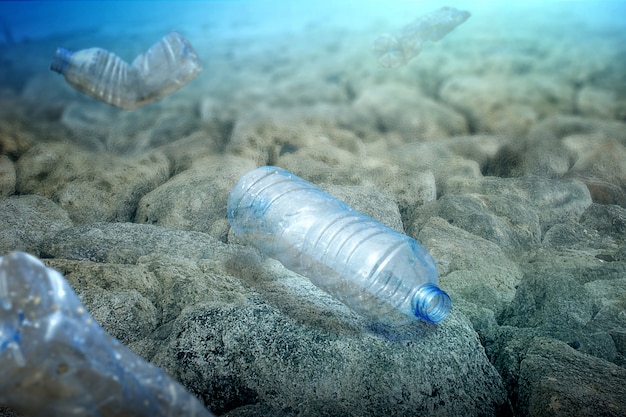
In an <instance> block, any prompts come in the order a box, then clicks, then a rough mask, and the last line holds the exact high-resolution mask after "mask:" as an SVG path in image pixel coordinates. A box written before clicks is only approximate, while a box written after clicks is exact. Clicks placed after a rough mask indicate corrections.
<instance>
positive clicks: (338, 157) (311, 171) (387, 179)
mask: <svg viewBox="0 0 626 417" xmlns="http://www.w3.org/2000/svg"><path fill="white" fill-rule="evenodd" d="M277 165H279V166H280V167H282V168H285V169H288V170H289V171H291V172H293V173H294V174H296V175H298V176H302V178H304V179H306V180H307V181H310V182H313V183H315V184H318V185H323V184H324V183H328V184H335V185H362V186H366V187H374V188H377V189H378V190H380V191H381V192H382V193H384V194H385V195H386V196H387V198H388V199H389V200H390V201H394V202H395V203H396V204H397V206H398V208H399V210H400V214H401V215H402V219H403V221H405V220H406V219H407V218H409V217H410V216H411V214H410V212H411V211H412V210H413V208H414V207H418V206H421V205H423V204H425V203H428V202H431V201H434V200H435V198H436V191H437V190H436V184H435V178H434V176H433V174H432V172H430V171H428V170H427V169H424V170H420V169H419V168H412V169H408V168H404V167H399V166H397V165H396V164H394V163H393V162H391V161H389V160H385V159H378V158H374V157H368V156H366V155H363V156H361V157H357V156H355V155H354V154H352V153H350V152H347V151H344V150H341V149H337V148H335V147H332V146H330V145H327V144H324V145H318V146H309V147H305V148H302V149H298V150H296V151H294V152H290V153H286V154H284V155H282V156H280V157H279V158H278V161H277ZM355 204H356V205H355V207H359V206H361V205H367V201H361V202H358V203H357V202H355ZM361 210H362V211H364V212H367V208H363V207H362V209H361Z"/></svg>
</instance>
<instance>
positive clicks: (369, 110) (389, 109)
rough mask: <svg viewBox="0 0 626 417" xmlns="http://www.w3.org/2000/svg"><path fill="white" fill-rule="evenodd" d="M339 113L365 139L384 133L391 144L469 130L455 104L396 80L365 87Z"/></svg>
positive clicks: (454, 134)
mask: <svg viewBox="0 0 626 417" xmlns="http://www.w3.org/2000/svg"><path fill="white" fill-rule="evenodd" d="M340 117H341V120H342V124H343V125H345V126H346V127H348V128H349V129H350V130H352V131H354V132H356V133H357V134H358V135H359V136H360V137H362V138H363V140H364V141H365V142H372V141H374V140H378V139H380V138H381V137H385V138H386V141H387V142H388V143H390V144H393V143H394V142H397V143H407V142H417V141H426V140H434V139H441V138H445V137H449V136H458V135H465V134H467V133H468V132H469V130H468V126H467V121H466V120H465V117H464V116H463V115H461V114H459V113H458V112H457V111H456V110H454V108H452V107H450V106H446V105H445V104H442V103H440V102H437V101H434V100H432V99H430V98H428V97H427V96H425V95H423V94H422V93H420V92H419V90H417V89H413V88H407V86H406V85H403V84H399V83H394V82H388V83H385V84H382V85H375V86H368V87H367V88H364V89H363V90H361V91H360V92H359V94H358V95H357V97H356V98H355V99H354V101H353V102H352V103H351V104H350V107H349V111H346V112H343V113H342V114H341V116H340Z"/></svg>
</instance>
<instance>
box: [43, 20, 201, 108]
mask: <svg viewBox="0 0 626 417" xmlns="http://www.w3.org/2000/svg"><path fill="white" fill-rule="evenodd" d="M50 69H52V70H53V71H56V72H58V73H60V74H63V76H64V77H65V79H66V81H67V82H68V84H70V85H71V86H73V87H74V88H76V89H77V90H79V91H81V92H82V93H85V94H87V95H89V96H91V97H93V98H96V99H98V100H101V101H104V102H105V103H109V104H112V105H114V106H116V107H120V108H123V109H127V110H132V109H136V108H138V107H141V106H143V105H145V104H148V103H150V102H152V101H155V100H157V99H159V98H161V97H164V96H165V95H167V94H170V93H172V92H174V91H176V90H178V89H179V88H181V87H182V86H183V85H185V84H186V83H188V82H189V81H191V80H192V79H193V78H195V77H196V76H197V75H198V74H199V73H200V71H201V65H200V61H199V59H198V56H197V55H196V53H195V51H194V50H193V48H192V46H191V44H189V42H188V41H187V40H186V39H185V38H183V37H182V36H181V35H180V34H179V33H176V32H172V33H169V34H168V35H166V36H165V37H163V38H162V39H161V40H160V41H159V42H157V43H156V44H155V45H153V46H152V47H151V48H150V49H149V50H148V51H146V52H145V53H143V54H141V55H139V56H138V57H137V58H135V60H134V61H133V63H132V64H131V65H129V64H128V63H126V62H125V61H123V60H122V59H121V58H119V57H118V56H117V55H115V54H114V53H111V52H109V51H106V50H104V49H101V48H89V49H83V50H80V51H75V52H73V51H70V50H68V49H65V48H58V49H57V51H56V53H55V56H54V57H53V60H52V63H51V65H50Z"/></svg>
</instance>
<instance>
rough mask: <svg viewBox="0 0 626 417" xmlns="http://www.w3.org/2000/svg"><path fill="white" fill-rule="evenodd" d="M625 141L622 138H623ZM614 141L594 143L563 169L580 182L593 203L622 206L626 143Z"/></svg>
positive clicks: (625, 189)
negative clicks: (570, 165)
mask: <svg viewBox="0 0 626 417" xmlns="http://www.w3.org/2000/svg"><path fill="white" fill-rule="evenodd" d="M624 144H626V141H624ZM624 144H620V143H617V141H612V140H610V141H605V143H603V144H598V145H596V147H595V148H594V149H593V150H590V151H589V152H588V153H587V154H586V155H584V156H581V157H580V158H579V159H578V160H577V161H576V163H575V164H574V166H572V167H571V169H570V170H569V171H568V172H567V174H566V177H567V178H577V179H579V180H580V181H582V182H584V183H585V185H586V186H587V188H588V189H589V192H590V194H591V198H592V200H593V201H594V202H596V203H602V204H617V205H620V206H622V207H625V208H626V162H625V161H626V146H625V145H624Z"/></svg>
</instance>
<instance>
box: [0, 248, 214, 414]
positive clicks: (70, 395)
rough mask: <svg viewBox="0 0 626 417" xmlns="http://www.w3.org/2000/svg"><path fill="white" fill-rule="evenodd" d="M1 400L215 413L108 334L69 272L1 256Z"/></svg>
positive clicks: (102, 410) (91, 409)
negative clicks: (69, 278) (70, 282)
mask: <svg viewBox="0 0 626 417" xmlns="http://www.w3.org/2000/svg"><path fill="white" fill-rule="evenodd" d="M0 375H1V377H0V404H2V405H5V406H9V407H11V408H13V409H15V410H16V411H18V412H20V413H22V414H24V415H29V416H47V417H68V416H94V417H95V416H118V417H157V416H163V417H165V416H187V417H192V416H195V417H210V416H212V415H213V414H211V413H210V412H209V411H208V410H207V409H206V408H205V407H204V406H203V405H202V404H201V403H200V402H199V401H198V400H197V399H196V398H195V397H194V396H193V395H191V394H190V393H189V392H187V390H186V389H185V388H184V387H183V386H182V385H181V384H179V383H178V382H176V381H174V380H173V379H172V378H170V377H169V376H168V375H167V374H166V373H165V371H163V370H161V369H159V368H157V367H156V366H154V365H151V364H149V363H148V362H146V361H145V360H143V359H142V358H140V357H139V356H137V355H136V354H135V353H133V352H132V351H130V350H129V349H128V348H127V347H126V346H124V345H122V344H121V343H120V342H119V341H117V340H116V339H115V338H113V337H112V336H111V335H109V334H108V333H106V332H105V331H104V330H103V329H102V328H101V327H100V326H99V325H98V323H96V321H95V320H94V319H93V317H92V316H91V315H90V314H89V313H88V312H87V310H86V309H85V307H84V306H83V305H82V304H81V302H80V300H79V299H78V297H77V296H76V294H75V293H74V291H72V289H71V288H70V286H69V285H68V283H67V281H65V279H64V278H63V276H62V275H61V274H60V273H59V272H58V271H55V270H53V269H51V268H48V267H46V266H45V265H44V264H43V263H41V261H39V260H38V259H37V258H35V257H33V256H31V255H28V254H26V253H23V252H13V253H10V254H8V255H5V256H2V257H0Z"/></svg>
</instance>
